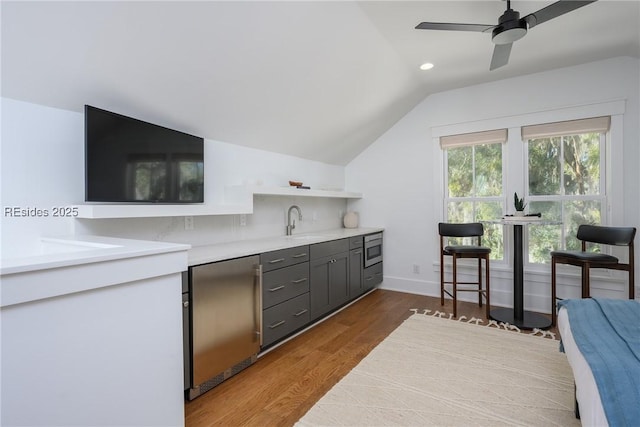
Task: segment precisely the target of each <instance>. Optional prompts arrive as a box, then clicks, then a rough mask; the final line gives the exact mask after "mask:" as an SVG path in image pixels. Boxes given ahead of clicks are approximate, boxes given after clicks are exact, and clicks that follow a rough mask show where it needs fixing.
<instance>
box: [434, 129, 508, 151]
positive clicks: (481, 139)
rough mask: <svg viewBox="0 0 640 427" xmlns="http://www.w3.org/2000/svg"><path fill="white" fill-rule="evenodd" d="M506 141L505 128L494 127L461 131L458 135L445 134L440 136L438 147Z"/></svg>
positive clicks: (444, 148) (446, 147) (445, 148)
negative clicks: (469, 131) (478, 130)
mask: <svg viewBox="0 0 640 427" xmlns="http://www.w3.org/2000/svg"><path fill="white" fill-rule="evenodd" d="M505 142H507V130H506V129H496V130H488V131H484V132H473V133H463V134H460V135H447V136H441V137H440V148H442V149H443V150H448V149H449V148H457V147H466V146H469V145H479V144H497V143H503V144H504V143H505Z"/></svg>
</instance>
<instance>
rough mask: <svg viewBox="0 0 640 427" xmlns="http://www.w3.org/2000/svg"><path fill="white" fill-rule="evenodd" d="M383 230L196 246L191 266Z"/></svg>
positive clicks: (191, 252) (337, 231)
mask: <svg viewBox="0 0 640 427" xmlns="http://www.w3.org/2000/svg"><path fill="white" fill-rule="evenodd" d="M383 230H384V229H383V228H337V229H334V230H325V231H316V232H310V233H304V234H294V235H293V236H277V237H268V238H264V239H255V240H240V241H235V242H228V243H219V244H216V245H207V246H196V247H193V248H191V249H190V250H189V265H190V266H193V265H199V264H206V263H209V262H216V261H223V260H225V259H232V258H240V257H243V256H249V255H257V254H260V253H263V252H270V251H275V250H279V249H287V248H293V247H296V246H304V245H311V244H314V243H321V242H328V241H330V240H338V239H344V238H348V237H353V236H361V235H364V234H371V233H377V232H380V231H383Z"/></svg>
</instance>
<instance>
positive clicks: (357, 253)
mask: <svg viewBox="0 0 640 427" xmlns="http://www.w3.org/2000/svg"><path fill="white" fill-rule="evenodd" d="M353 253H354V254H356V255H360V254H361V253H362V251H355V252H353Z"/></svg>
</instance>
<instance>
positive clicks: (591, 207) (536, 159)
mask: <svg viewBox="0 0 640 427" xmlns="http://www.w3.org/2000/svg"><path fill="white" fill-rule="evenodd" d="M609 122H610V119H609V117H599V118H594V119H584V120H573V121H569V122H559V123H551V124H545V125H539V126H529V127H524V128H522V136H523V141H525V145H526V151H525V155H526V158H527V165H528V167H527V183H528V186H527V187H528V188H527V195H526V196H527V197H528V200H529V212H540V213H542V215H543V217H544V218H549V219H554V220H559V221H562V225H561V226H537V227H529V230H528V231H529V236H528V237H529V253H528V259H529V262H532V263H548V262H549V261H550V256H549V253H550V252H551V251H553V250H556V249H580V245H579V242H578V241H577V240H576V239H575V235H576V232H577V229H578V226H579V225H580V224H601V223H603V222H605V219H606V218H605V214H606V206H607V199H606V186H605V183H604V179H605V173H604V171H605V153H606V150H605V141H606V132H607V130H608V129H609Z"/></svg>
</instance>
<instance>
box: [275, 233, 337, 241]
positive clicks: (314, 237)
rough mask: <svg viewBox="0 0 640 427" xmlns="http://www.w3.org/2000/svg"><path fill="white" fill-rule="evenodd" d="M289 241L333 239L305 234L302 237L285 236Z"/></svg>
mask: <svg viewBox="0 0 640 427" xmlns="http://www.w3.org/2000/svg"><path fill="white" fill-rule="evenodd" d="M285 237H286V238H287V239H291V240H321V239H331V238H332V237H331V236H328V235H322V236H320V235H311V234H304V235H300V236H285Z"/></svg>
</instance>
